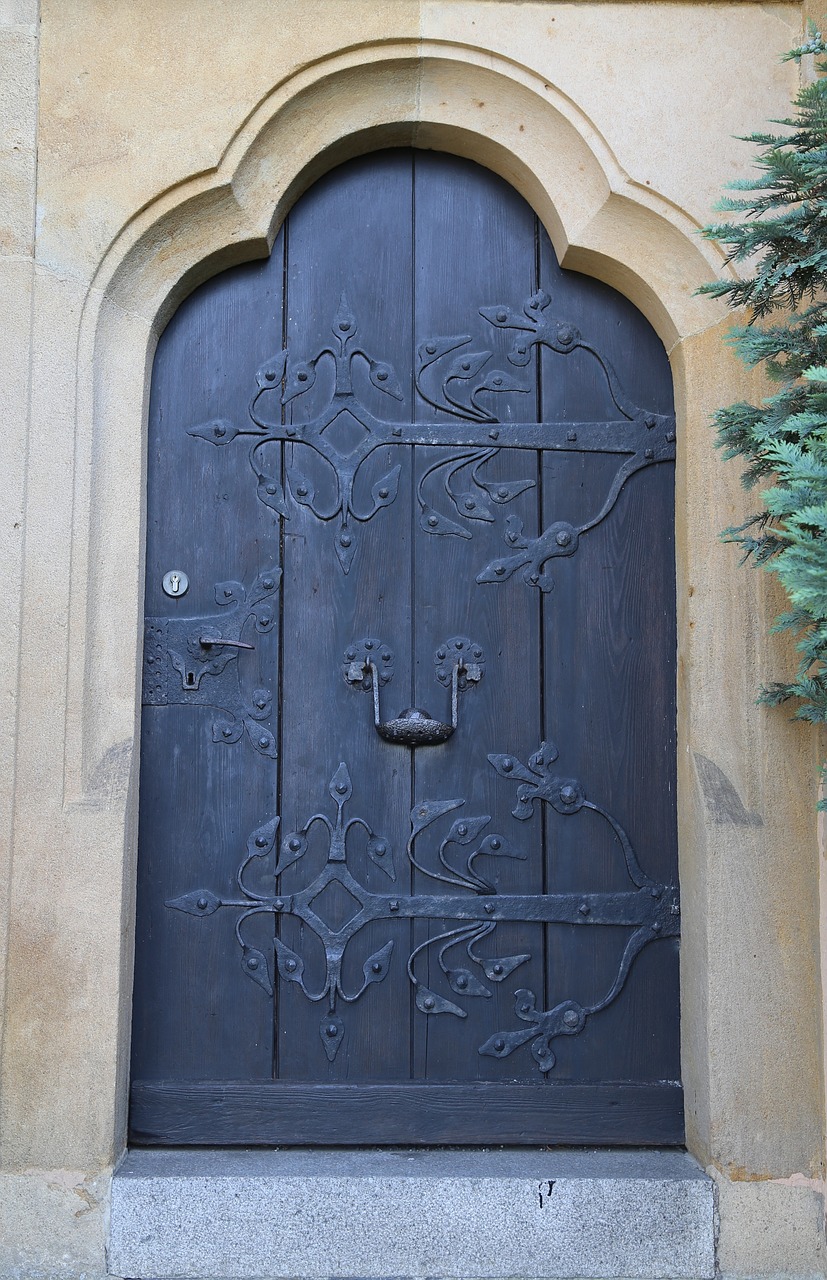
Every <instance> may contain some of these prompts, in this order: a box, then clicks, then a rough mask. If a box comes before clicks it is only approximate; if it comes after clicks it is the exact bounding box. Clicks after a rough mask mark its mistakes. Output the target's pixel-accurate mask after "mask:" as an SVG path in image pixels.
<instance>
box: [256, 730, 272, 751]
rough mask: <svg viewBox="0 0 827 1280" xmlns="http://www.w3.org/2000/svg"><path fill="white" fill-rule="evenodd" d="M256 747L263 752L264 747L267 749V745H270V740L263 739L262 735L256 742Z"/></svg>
mask: <svg viewBox="0 0 827 1280" xmlns="http://www.w3.org/2000/svg"><path fill="white" fill-rule="evenodd" d="M258 745H259V746H260V747H261V749H262V751H264V749H265V748H266V747H269V745H270V739H269V738H265V736H264V734H262V735H261V737H260V738H259V740H258Z"/></svg>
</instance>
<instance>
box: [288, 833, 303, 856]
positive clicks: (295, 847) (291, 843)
mask: <svg viewBox="0 0 827 1280" xmlns="http://www.w3.org/2000/svg"><path fill="white" fill-rule="evenodd" d="M301 847H302V842H301V840H300V839H299V837H298V836H291V837H290V839H289V840H288V841H287V848H288V849H289V850H290V852H291V853H298V851H299V849H301Z"/></svg>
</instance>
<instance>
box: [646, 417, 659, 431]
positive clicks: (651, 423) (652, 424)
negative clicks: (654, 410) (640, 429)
mask: <svg viewBox="0 0 827 1280" xmlns="http://www.w3.org/2000/svg"><path fill="white" fill-rule="evenodd" d="M646 425H647V427H648V428H649V430H650V431H651V430H652V427H656V426H657V425H658V420H657V418H655V417H653V415H652V414H651V413H650V414H649V417H648V418H647V419H646Z"/></svg>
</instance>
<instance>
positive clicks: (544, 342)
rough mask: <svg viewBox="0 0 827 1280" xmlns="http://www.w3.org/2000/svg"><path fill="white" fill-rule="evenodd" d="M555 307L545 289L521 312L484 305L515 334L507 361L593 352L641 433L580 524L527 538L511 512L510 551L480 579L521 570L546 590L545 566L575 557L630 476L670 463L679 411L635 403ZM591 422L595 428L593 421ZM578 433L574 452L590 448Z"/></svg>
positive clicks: (549, 584) (486, 313) (572, 436)
mask: <svg viewBox="0 0 827 1280" xmlns="http://www.w3.org/2000/svg"><path fill="white" fill-rule="evenodd" d="M550 305H551V296H550V295H549V294H547V293H545V292H544V291H543V290H542V289H540V290H538V291H537V292H536V293H534V294H532V295H531V297H530V298H527V299H526V301H525V303H524V304H523V312H522V314H519V313H517V312H514V311H512V310H511V308H510V307H507V306H503V305H499V306H496V307H481V308H480V315H481V316H483V317H484V319H486V320H487V321H488V323H489V324H491V325H493V326H494V327H495V328H496V329H502V330H507V331H512V332H514V333H515V335H516V336H515V338H514V343H513V345H512V347H511V350H510V351H509V353H508V359H509V361H510V362H511V364H513V365H516V366H517V367H518V368H522V367H525V366H526V365H528V364H529V362H530V361H531V358H532V349H533V348H534V347H547V348H548V349H549V350H550V351H555V352H556V353H557V354H558V355H570V354H571V352H572V351H577V350H580V351H587V352H589V354H590V355H592V356H593V357H594V358H595V360H596V361H597V363H598V364H599V365H600V367H601V369H602V371H603V373H604V375H605V377H606V383H607V386H608V389H609V394H610V395H611V398H612V400H613V402H614V405H615V407H616V408H617V409H618V411H619V412H620V413H621V414H622V416H623V418H624V419H626V420H627V422H628V423H630V424H631V425H632V426H634V427H635V428H637V431H636V432H635V433H634V437H635V438H634V440H633V441H630V443H631V445H632V447H631V448H624V449H618V450H617V452H619V453H628V454H629V455H630V456H628V457H626V458H625V460H624V461H623V462H622V463H621V464H620V466H619V467H618V469H617V472H616V473H615V476H614V479H613V481H612V484H611V486H610V488H609V492H608V494H607V495H606V499H605V501H604V503H603V505H602V506H601V507H600V509H599V511H597V513H596V514H595V515H594V516H592V517H591V518H590V519H588V520H585V521H584V522H583V523H582V524H579V525H571V524H568V523H567V522H566V521H563V520H556V521H554V522H552V524H550V525H549V526H548V528H546V529H545V530H544V531H543V533H541V534H540V536H539V537H538V538H528V537H525V536H524V535H523V525H522V521H520V520H518V519H517V518H516V517H515V516H510V517H509V519H508V520H507V521H506V525H505V533H504V539H505V543H506V546H507V547H509V549H510V550H511V554H510V555H507V556H503V557H502V558H500V559H498V560H492V561H491V563H490V564H488V565H486V566H485V568H484V569H482V570H481V571H480V573H478V574H477V582H479V583H492V582H504V581H506V579H508V578H510V577H511V576H512V575H513V574H514V573H516V572H517V571H518V570H519V569H522V570H523V581H524V582H526V583H527V584H528V585H529V586H533V587H539V589H540V590H541V591H551V590H552V589H553V587H554V581H553V579H552V578H551V576H550V574H549V573H548V572H547V571H546V572H544V566H545V565H546V564H547V563H548V561H549V560H553V559H556V558H558V557H560V556H572V555H574V553H575V552H576V551H577V548H578V545H579V542H580V537H581V536H582V535H583V534H584V533H588V532H589V531H590V530H591V529H594V528H596V527H597V525H599V524H600V523H601V521H602V520H604V519H605V518H606V516H607V515H608V514H609V512H610V511H611V510H612V508H613V507H614V505H615V503H616V502H617V499H618V497H619V496H620V491H621V489H622V488H623V486H624V484H625V483H626V481H627V480H628V479H629V477H630V476H631V475H634V473H635V472H636V471H640V470H641V468H643V467H648V466H650V465H651V464H652V463H655V462H666V461H669V460H671V459H673V458H674V456H675V418H674V415H673V414H662V413H651V412H649V411H648V410H646V409H641V408H640V407H639V406H638V405H636V404H634V403H633V402H632V401H631V400H630V399H629V397H628V396H627V395H626V392H625V391H624V389H623V386H622V384H621V381H620V378H619V377H618V375H617V373H616V371H615V369H614V367H613V365H612V364H611V363H610V362H609V360H607V359H606V357H605V356H603V355H602V354H601V353H600V352H599V351H598V350H597V348H596V347H593V346H592V345H591V343H589V342H586V341H585V340H584V339H583V337H582V335H581V333H580V330H579V329H577V328H576V327H575V326H574V325H572V324H569V323H568V321H566V320H561V319H559V318H556V317H554V316H553V315H551V314H550V313H549V307H550ZM584 425H586V424H584ZM588 425H589V426H594V424H588ZM579 433H580V434H582V432H579V424H571V425H570V426H569V427H568V429H567V432H566V435H567V444H569V445H570V446H571V448H572V450H583V449H584V448H587V442H586V441H585V440H582V441H579V442H578V434H579ZM609 452H611V450H609Z"/></svg>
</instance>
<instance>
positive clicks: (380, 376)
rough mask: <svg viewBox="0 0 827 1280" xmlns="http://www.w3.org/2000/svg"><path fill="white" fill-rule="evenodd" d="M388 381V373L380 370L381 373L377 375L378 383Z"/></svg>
mask: <svg viewBox="0 0 827 1280" xmlns="http://www.w3.org/2000/svg"><path fill="white" fill-rule="evenodd" d="M387 380H388V375H387V372H386V371H385V370H384V369H382V370H380V372H379V373H377V375H376V381H377V382H387Z"/></svg>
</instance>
